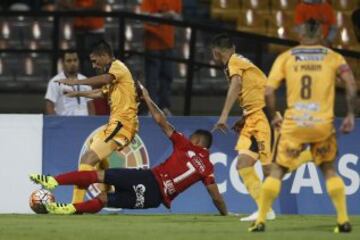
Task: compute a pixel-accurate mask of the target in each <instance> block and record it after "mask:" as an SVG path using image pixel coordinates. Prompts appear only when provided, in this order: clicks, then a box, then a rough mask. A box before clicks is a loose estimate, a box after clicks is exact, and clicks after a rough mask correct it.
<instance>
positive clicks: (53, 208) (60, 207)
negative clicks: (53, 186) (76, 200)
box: [45, 202, 76, 215]
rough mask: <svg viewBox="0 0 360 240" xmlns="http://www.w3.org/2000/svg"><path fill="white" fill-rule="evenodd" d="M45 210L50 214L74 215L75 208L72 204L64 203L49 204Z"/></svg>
mask: <svg viewBox="0 0 360 240" xmlns="http://www.w3.org/2000/svg"><path fill="white" fill-rule="evenodd" d="M45 207H46V210H47V211H48V212H49V213H51V214H61V215H71V214H74V213H76V208H75V207H74V205H73V204H71V203H69V204H65V203H56V202H55V203H49V204H46V205H45Z"/></svg>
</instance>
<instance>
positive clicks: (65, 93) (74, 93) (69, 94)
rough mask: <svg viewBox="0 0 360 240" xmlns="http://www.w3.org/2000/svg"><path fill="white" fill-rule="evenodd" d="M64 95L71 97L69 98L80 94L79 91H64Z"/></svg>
mask: <svg viewBox="0 0 360 240" xmlns="http://www.w3.org/2000/svg"><path fill="white" fill-rule="evenodd" d="M64 96H65V97H69V98H73V97H77V96H78V92H77V91H67V90H65V91H64Z"/></svg>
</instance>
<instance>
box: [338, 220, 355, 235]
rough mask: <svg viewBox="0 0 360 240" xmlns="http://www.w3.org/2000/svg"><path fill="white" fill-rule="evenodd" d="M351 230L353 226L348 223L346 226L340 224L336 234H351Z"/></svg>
mask: <svg viewBox="0 0 360 240" xmlns="http://www.w3.org/2000/svg"><path fill="white" fill-rule="evenodd" d="M351 230H352V227H351V224H350V223H349V222H346V223H344V224H338V225H337V226H336V227H335V229H334V233H349V232H351Z"/></svg>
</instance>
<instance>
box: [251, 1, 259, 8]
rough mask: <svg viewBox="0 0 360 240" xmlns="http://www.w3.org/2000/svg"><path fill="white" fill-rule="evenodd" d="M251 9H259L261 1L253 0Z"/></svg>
mask: <svg viewBox="0 0 360 240" xmlns="http://www.w3.org/2000/svg"><path fill="white" fill-rule="evenodd" d="M250 3H251V7H253V8H257V7H258V6H259V1H258V0H251V2H250Z"/></svg>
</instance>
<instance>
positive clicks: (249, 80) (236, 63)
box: [225, 53, 266, 116]
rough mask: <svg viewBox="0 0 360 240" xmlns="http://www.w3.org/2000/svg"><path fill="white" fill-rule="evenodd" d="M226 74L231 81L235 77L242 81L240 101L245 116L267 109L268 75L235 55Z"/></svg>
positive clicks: (245, 59)
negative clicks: (266, 90)
mask: <svg viewBox="0 0 360 240" xmlns="http://www.w3.org/2000/svg"><path fill="white" fill-rule="evenodd" d="M225 74H226V76H227V78H228V80H229V81H230V80H231V78H232V77H233V76H234V75H239V76H240V77H241V79H242V81H241V90H240V93H239V98H238V100H239V104H240V107H241V108H242V109H243V114H244V115H245V116H246V115H249V114H251V113H253V112H256V111H258V110H261V109H262V108H264V107H265V97H264V95H265V85H266V75H265V74H264V73H263V72H262V71H261V70H260V69H259V68H258V67H256V66H255V65H254V64H253V63H252V62H250V60H248V59H247V58H245V57H243V56H241V55H239V54H236V53H234V54H233V55H232V56H231V57H230V59H229V61H228V63H227V64H226V66H225Z"/></svg>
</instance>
